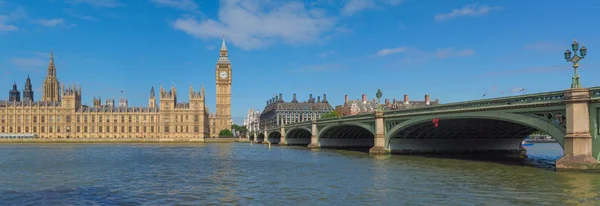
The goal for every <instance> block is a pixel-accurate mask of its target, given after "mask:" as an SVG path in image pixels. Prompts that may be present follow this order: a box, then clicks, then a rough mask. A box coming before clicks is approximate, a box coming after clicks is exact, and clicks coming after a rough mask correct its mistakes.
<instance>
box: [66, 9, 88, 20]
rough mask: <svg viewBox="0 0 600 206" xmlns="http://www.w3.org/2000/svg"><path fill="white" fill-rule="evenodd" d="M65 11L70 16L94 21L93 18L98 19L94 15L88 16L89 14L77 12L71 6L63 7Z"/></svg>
mask: <svg viewBox="0 0 600 206" xmlns="http://www.w3.org/2000/svg"><path fill="white" fill-rule="evenodd" d="M63 11H64V12H65V13H66V14H68V15H69V16H72V17H75V18H80V19H84V20H88V21H92V20H96V18H94V17H93V16H87V15H81V14H77V13H76V12H75V11H74V10H73V9H71V8H66V9H63Z"/></svg>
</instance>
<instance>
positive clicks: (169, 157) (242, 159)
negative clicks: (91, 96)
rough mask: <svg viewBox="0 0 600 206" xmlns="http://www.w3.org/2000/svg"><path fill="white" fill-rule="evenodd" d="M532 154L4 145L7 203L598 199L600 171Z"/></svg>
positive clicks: (1, 197) (546, 148) (543, 151)
mask: <svg viewBox="0 0 600 206" xmlns="http://www.w3.org/2000/svg"><path fill="white" fill-rule="evenodd" d="M527 149H528V152H529V154H530V157H528V158H527V159H525V160H506V159H502V160H498V159H497V160H494V161H491V162H490V161H479V160H464V159H457V158H431V157H418V156H402V155H387V156H371V155H369V154H367V153H364V152H357V151H343V150H328V149H321V150H310V149H307V148H301V147H278V146H273V147H271V148H270V149H269V148H268V146H266V145H260V144H254V145H250V144H249V143H236V144H189V145H186V144H3V145H0V185H1V187H0V188H1V189H0V205H173V204H186V205H207V204H226V205H365V204H367V205H482V204H484V205H594V204H598V203H600V196H599V193H600V174H593V173H576V172H568V173H565V172H554V171H553V166H554V165H553V162H554V160H555V159H557V158H559V157H560V156H561V153H562V149H561V148H560V146H559V145H558V144H550V143H548V144H535V145H534V146H532V147H527Z"/></svg>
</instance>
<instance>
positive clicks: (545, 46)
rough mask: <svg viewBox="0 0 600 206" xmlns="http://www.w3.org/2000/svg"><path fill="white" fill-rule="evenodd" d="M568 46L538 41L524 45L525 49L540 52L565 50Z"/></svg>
mask: <svg viewBox="0 0 600 206" xmlns="http://www.w3.org/2000/svg"><path fill="white" fill-rule="evenodd" d="M565 48H566V46H561V45H559V44H557V43H552V42H537V43H534V44H528V45H525V46H524V47H523V49H524V50H532V51H539V52H564V50H566V49H565Z"/></svg>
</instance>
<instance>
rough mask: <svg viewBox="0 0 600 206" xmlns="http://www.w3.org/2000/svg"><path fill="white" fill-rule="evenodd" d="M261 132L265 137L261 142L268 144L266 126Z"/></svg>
mask: <svg viewBox="0 0 600 206" xmlns="http://www.w3.org/2000/svg"><path fill="white" fill-rule="evenodd" d="M263 133H264V136H265V138H264V140H263V141H262V143H263V144H269V135H268V134H269V133H267V128H266V127H265V131H264V132H263Z"/></svg>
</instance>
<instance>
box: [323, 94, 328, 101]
mask: <svg viewBox="0 0 600 206" xmlns="http://www.w3.org/2000/svg"><path fill="white" fill-rule="evenodd" d="M323 103H327V94H323Z"/></svg>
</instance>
